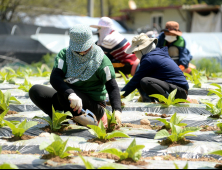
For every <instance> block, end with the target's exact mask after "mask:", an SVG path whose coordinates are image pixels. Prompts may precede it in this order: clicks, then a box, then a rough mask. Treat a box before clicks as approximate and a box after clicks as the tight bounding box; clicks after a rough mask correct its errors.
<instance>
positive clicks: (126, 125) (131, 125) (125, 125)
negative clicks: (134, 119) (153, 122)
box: [122, 123, 152, 129]
mask: <svg viewBox="0 0 222 170" xmlns="http://www.w3.org/2000/svg"><path fill="white" fill-rule="evenodd" d="M122 127H131V128H137V129H139V128H142V129H152V127H151V126H150V125H137V124H131V123H123V124H122Z"/></svg>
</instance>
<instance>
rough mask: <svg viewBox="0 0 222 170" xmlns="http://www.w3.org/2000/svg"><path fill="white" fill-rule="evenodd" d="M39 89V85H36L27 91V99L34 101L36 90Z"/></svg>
mask: <svg viewBox="0 0 222 170" xmlns="http://www.w3.org/2000/svg"><path fill="white" fill-rule="evenodd" d="M39 87H40V85H38V84H36V85H33V86H32V87H31V88H30V90H29V97H30V98H31V99H34V98H35V97H37V96H38V90H39Z"/></svg>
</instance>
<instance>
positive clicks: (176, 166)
mask: <svg viewBox="0 0 222 170" xmlns="http://www.w3.org/2000/svg"><path fill="white" fill-rule="evenodd" d="M174 165H175V168H176V169H181V168H179V166H178V165H177V164H176V163H174ZM183 169H188V162H187V163H186V165H185V167H184V168H183Z"/></svg>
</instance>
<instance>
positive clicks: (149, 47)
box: [135, 42, 156, 60]
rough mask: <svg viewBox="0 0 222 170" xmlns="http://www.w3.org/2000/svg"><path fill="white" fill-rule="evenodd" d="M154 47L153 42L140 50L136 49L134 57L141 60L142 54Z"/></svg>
mask: <svg viewBox="0 0 222 170" xmlns="http://www.w3.org/2000/svg"><path fill="white" fill-rule="evenodd" d="M154 49H156V44H155V43H154V42H153V43H152V44H150V45H149V46H148V47H146V48H144V49H142V50H140V51H136V52H135V55H136V57H137V58H138V59H139V60H141V58H142V56H143V55H145V54H147V53H149V52H151V51H153V50H154Z"/></svg>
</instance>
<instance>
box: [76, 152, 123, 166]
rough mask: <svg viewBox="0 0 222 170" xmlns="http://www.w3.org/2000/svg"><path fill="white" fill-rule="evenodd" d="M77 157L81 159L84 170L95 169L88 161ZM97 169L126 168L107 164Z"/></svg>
mask: <svg viewBox="0 0 222 170" xmlns="http://www.w3.org/2000/svg"><path fill="white" fill-rule="evenodd" d="M79 157H80V158H81V159H82V161H83V163H84V165H85V167H86V169H96V168H95V167H94V166H93V165H92V164H91V163H90V162H89V161H87V160H85V159H84V158H83V157H82V156H81V155H79ZM97 169H126V167H125V166H122V165H119V164H112V163H109V164H106V165H103V166H101V167H99V168H97Z"/></svg>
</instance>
